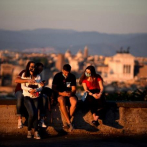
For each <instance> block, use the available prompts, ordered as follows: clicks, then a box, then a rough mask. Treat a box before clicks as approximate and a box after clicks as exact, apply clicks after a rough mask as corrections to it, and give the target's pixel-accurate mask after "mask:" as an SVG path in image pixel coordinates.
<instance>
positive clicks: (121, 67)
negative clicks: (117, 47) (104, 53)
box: [107, 52, 135, 81]
mask: <svg viewBox="0 0 147 147" xmlns="http://www.w3.org/2000/svg"><path fill="white" fill-rule="evenodd" d="M134 66H135V57H134V56H133V55H131V54H130V53H125V52H123V53H122V52H121V53H119V52H118V53H117V54H116V55H114V56H113V57H112V59H111V60H109V62H108V73H107V74H108V75H107V80H108V81H127V80H131V79H134Z"/></svg>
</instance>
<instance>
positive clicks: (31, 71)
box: [21, 61, 42, 139]
mask: <svg viewBox="0 0 147 147" xmlns="http://www.w3.org/2000/svg"><path fill="white" fill-rule="evenodd" d="M21 78H22V79H33V80H35V83H21V88H22V90H23V95H24V105H25V107H26V109H27V111H28V114H29V118H28V134H27V138H32V133H31V128H32V126H33V125H34V130H35V133H34V138H35V139H40V135H39V133H38V100H39V92H40V91H41V90H42V87H41V85H40V82H41V77H40V75H37V74H36V73H35V63H34V62H33V61H29V62H28V64H27V66H26V70H25V72H24V73H23V74H22V77H21Z"/></svg>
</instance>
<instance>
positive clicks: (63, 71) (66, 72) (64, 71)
mask: <svg viewBox="0 0 147 147" xmlns="http://www.w3.org/2000/svg"><path fill="white" fill-rule="evenodd" d="M62 73H63V76H64V77H65V78H66V77H67V76H68V74H69V71H66V70H64V69H62Z"/></svg>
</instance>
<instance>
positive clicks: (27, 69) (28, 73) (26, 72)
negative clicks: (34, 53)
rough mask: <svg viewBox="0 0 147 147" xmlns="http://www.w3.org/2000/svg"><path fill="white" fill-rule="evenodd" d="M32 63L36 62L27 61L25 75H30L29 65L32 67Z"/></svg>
mask: <svg viewBox="0 0 147 147" xmlns="http://www.w3.org/2000/svg"><path fill="white" fill-rule="evenodd" d="M31 63H34V64H35V62H34V61H29V62H28V63H27V65H26V69H25V74H24V76H25V77H30V70H29V67H30V64H31Z"/></svg>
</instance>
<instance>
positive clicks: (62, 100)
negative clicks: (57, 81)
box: [58, 96, 65, 105]
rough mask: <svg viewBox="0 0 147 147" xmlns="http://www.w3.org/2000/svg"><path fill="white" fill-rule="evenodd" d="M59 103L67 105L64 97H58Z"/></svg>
mask: <svg viewBox="0 0 147 147" xmlns="http://www.w3.org/2000/svg"><path fill="white" fill-rule="evenodd" d="M58 102H59V104H61V105H62V104H65V99H64V97H63V96H60V97H58Z"/></svg>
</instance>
